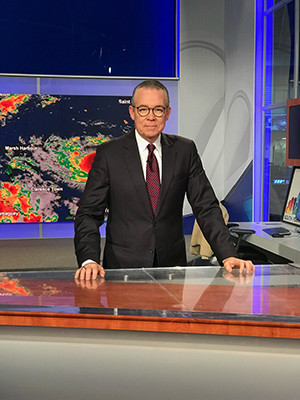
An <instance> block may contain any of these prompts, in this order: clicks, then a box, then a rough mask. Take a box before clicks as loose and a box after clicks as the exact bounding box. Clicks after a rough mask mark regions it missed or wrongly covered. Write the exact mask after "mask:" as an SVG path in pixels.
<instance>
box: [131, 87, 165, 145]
mask: <svg viewBox="0 0 300 400" xmlns="http://www.w3.org/2000/svg"><path fill="white" fill-rule="evenodd" d="M140 106H146V107H149V108H154V107H158V106H161V107H167V96H166V94H165V92H164V91H163V90H161V89H149V88H141V89H139V90H138V91H137V93H136V95H135V107H133V106H129V113H130V116H131V118H132V119H133V121H134V123H135V128H136V130H137V131H138V133H139V134H140V135H141V136H142V138H144V139H145V140H147V141H148V142H149V143H154V142H155V141H156V139H157V138H158V137H159V135H160V134H161V132H162V131H163V129H164V127H165V125H166V121H167V120H168V119H169V116H170V113H171V107H169V108H167V109H166V111H165V113H164V115H163V116H162V117H156V116H155V115H154V114H153V110H150V112H149V114H148V115H147V116H146V117H141V116H140V115H139V114H138V111H137V107H140Z"/></svg>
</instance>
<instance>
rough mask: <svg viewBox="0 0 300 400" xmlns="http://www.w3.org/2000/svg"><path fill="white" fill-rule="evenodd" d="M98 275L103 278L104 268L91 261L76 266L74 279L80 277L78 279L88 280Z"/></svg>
mask: <svg viewBox="0 0 300 400" xmlns="http://www.w3.org/2000/svg"><path fill="white" fill-rule="evenodd" d="M98 275H100V276H101V278H104V276H105V270H104V268H103V267H102V266H101V265H100V264H97V263H94V262H91V263H88V264H86V265H85V266H84V267H81V268H78V270H77V271H76V273H75V279H78V278H79V279H80V280H84V279H85V280H87V281H89V280H90V279H91V278H92V280H95V279H97V276H98Z"/></svg>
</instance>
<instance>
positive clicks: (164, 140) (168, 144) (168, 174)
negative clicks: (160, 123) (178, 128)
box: [156, 133, 177, 216]
mask: <svg viewBox="0 0 300 400" xmlns="http://www.w3.org/2000/svg"><path fill="white" fill-rule="evenodd" d="M161 146H162V184H161V188H160V193H159V199H158V204H157V209H156V216H157V215H158V213H159V211H160V209H161V206H162V204H163V202H164V199H165V197H166V195H167V192H168V189H169V186H170V183H171V180H172V177H173V171H174V166H175V160H176V156H177V152H176V151H174V148H173V143H172V141H171V140H170V139H169V137H168V136H167V135H165V134H164V133H162V134H161Z"/></svg>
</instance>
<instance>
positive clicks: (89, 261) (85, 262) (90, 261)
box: [81, 260, 97, 267]
mask: <svg viewBox="0 0 300 400" xmlns="http://www.w3.org/2000/svg"><path fill="white" fill-rule="evenodd" d="M88 263H96V261H94V260H86V261H84V262H83V263H82V264H81V267H84V266H85V265H86V264H88ZM96 264H97V263H96Z"/></svg>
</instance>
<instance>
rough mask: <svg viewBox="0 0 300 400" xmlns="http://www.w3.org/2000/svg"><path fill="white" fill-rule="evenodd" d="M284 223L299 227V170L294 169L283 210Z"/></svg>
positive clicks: (297, 168)
mask: <svg viewBox="0 0 300 400" xmlns="http://www.w3.org/2000/svg"><path fill="white" fill-rule="evenodd" d="M282 220H283V221H284V222H288V223H290V224H293V225H297V226H300V168H299V167H295V168H294V170H293V174H292V177H291V180H290V185H289V189H288V193H287V197H286V202H285V206H284V210H283V218H282Z"/></svg>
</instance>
